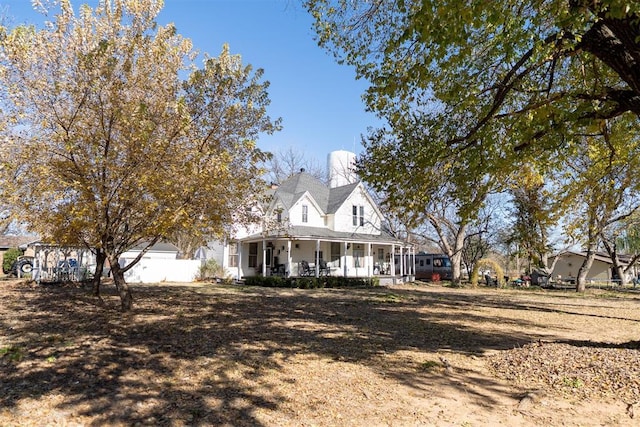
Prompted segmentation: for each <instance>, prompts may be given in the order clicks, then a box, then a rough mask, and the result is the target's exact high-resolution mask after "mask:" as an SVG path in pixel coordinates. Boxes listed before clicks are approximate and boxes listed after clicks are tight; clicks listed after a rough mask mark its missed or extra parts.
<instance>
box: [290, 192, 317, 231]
mask: <svg viewBox="0 0 640 427" xmlns="http://www.w3.org/2000/svg"><path fill="white" fill-rule="evenodd" d="M303 206H307V222H302V210H303ZM289 221H290V223H291V224H292V225H302V226H307V227H324V226H325V220H324V212H322V211H320V210H319V209H318V207H317V205H316V204H315V203H314V202H313V201H312V199H311V198H310V197H308V196H305V197H302V198H301V199H300V200H298V202H296V204H295V205H293V206H292V207H291V211H289Z"/></svg>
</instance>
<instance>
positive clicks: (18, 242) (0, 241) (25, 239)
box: [0, 235, 35, 265]
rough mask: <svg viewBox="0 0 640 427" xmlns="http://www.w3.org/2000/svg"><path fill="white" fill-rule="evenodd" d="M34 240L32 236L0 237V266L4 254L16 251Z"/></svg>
mask: <svg viewBox="0 0 640 427" xmlns="http://www.w3.org/2000/svg"><path fill="white" fill-rule="evenodd" d="M34 239H35V238H34V237H33V236H6V235H0V265H2V261H3V260H4V253H5V252H7V251H8V250H9V249H16V248H20V247H24V246H26V245H27V244H28V243H30V242H32V241H33V240H34Z"/></svg>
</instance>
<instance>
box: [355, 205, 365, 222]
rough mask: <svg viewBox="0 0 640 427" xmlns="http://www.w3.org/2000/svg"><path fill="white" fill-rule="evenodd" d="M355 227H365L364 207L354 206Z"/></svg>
mask: <svg viewBox="0 0 640 427" xmlns="http://www.w3.org/2000/svg"><path fill="white" fill-rule="evenodd" d="M352 212H353V225H354V226H356V227H357V226H363V225H364V206H356V205H353V210H352Z"/></svg>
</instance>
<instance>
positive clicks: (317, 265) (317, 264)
mask: <svg viewBox="0 0 640 427" xmlns="http://www.w3.org/2000/svg"><path fill="white" fill-rule="evenodd" d="M315 263H316V274H315V276H316V278H317V277H320V239H318V240H316V259H315Z"/></svg>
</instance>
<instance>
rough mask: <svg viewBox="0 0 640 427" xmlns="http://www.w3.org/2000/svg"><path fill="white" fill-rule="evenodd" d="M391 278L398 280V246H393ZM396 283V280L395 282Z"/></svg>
mask: <svg viewBox="0 0 640 427" xmlns="http://www.w3.org/2000/svg"><path fill="white" fill-rule="evenodd" d="M390 258H391V277H393V278H394V279H395V278H396V244H395V243H394V244H392V245H391V257H390ZM393 282H394V283H395V280H394V281H393Z"/></svg>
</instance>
